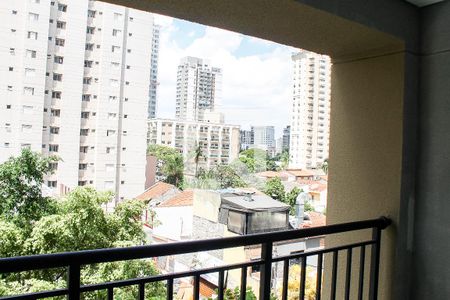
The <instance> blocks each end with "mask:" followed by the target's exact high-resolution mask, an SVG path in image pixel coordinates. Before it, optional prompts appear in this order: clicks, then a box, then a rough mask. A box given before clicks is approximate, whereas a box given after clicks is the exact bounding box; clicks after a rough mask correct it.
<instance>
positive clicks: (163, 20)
mask: <svg viewBox="0 0 450 300" xmlns="http://www.w3.org/2000/svg"><path fill="white" fill-rule="evenodd" d="M153 15H154V17H155V24H158V25H161V27H163V28H165V27H168V26H170V25H172V24H173V17H169V16H165V15H160V14H153Z"/></svg>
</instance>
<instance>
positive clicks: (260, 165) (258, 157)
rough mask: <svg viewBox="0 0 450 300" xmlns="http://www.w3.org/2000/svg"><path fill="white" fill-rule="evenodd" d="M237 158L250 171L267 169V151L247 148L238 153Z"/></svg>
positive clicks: (255, 171) (256, 171)
mask: <svg viewBox="0 0 450 300" xmlns="http://www.w3.org/2000/svg"><path fill="white" fill-rule="evenodd" d="M239 160H240V161H241V162H243V163H244V164H245V165H246V166H247V168H248V170H249V171H250V172H252V173H258V172H262V171H266V170H267V153H266V151H264V150H261V149H248V150H244V151H242V152H240V153H239Z"/></svg>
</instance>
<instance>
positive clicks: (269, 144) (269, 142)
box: [251, 126, 276, 155]
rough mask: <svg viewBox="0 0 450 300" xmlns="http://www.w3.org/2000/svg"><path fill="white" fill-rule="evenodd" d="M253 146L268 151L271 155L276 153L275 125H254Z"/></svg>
mask: <svg viewBox="0 0 450 300" xmlns="http://www.w3.org/2000/svg"><path fill="white" fill-rule="evenodd" d="M251 131H252V134H253V148H258V149H262V150H265V151H267V153H268V154H269V155H274V154H275V146H276V143H275V126H252V127H251Z"/></svg>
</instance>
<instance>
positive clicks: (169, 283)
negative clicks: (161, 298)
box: [166, 278, 173, 300]
mask: <svg viewBox="0 0 450 300" xmlns="http://www.w3.org/2000/svg"><path fill="white" fill-rule="evenodd" d="M166 289H167V300H172V299H173V278H169V279H167V288H166Z"/></svg>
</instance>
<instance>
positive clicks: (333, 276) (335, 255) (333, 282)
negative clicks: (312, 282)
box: [330, 250, 339, 300]
mask: <svg viewBox="0 0 450 300" xmlns="http://www.w3.org/2000/svg"><path fill="white" fill-rule="evenodd" d="M338 254H339V253H338V251H337V250H335V251H333V268H332V270H331V294H330V295H331V298H330V299H332V300H335V299H336V281H337V266H338Z"/></svg>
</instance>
